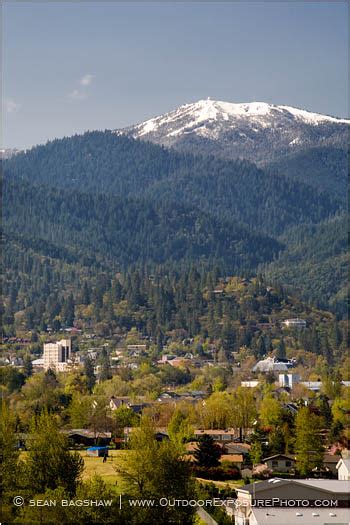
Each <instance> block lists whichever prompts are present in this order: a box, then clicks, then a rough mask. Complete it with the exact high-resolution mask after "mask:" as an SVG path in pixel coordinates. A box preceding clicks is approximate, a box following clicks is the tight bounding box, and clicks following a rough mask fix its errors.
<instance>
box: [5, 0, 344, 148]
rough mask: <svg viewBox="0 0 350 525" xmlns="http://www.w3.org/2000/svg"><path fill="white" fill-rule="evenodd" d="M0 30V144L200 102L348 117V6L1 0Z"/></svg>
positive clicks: (29, 141)
mask: <svg viewBox="0 0 350 525" xmlns="http://www.w3.org/2000/svg"><path fill="white" fill-rule="evenodd" d="M2 23H3V71H2V99H3V108H4V111H3V115H4V117H3V141H2V142H3V146H4V147H19V148H26V147H30V146H32V145H34V144H37V143H43V142H46V141H47V140H48V139H52V138H55V137H62V136H65V135H72V134H74V133H81V132H83V131H86V130H88V129H113V128H119V127H123V126H127V125H129V124H133V123H137V122H141V121H142V120H145V119H147V118H151V117H153V116H155V115H158V114H161V113H164V112H166V111H170V110H172V109H174V108H175V107H177V106H179V105H181V104H184V103H187V102H193V101H196V100H199V99H201V98H207V97H208V96H210V97H211V98H213V99H218V100H225V101H229V102H250V101H264V102H272V103H276V104H279V103H280V104H286V105H292V106H297V107H302V108H305V109H309V110H311V111H316V112H320V113H326V114H331V115H336V116H343V117H344V116H346V115H347V114H348V107H347V100H348V71H347V63H348V57H347V38H348V35H347V3H346V2H345V1H344V2H342V1H340V2H337V1H333V2H316V1H308V2H298V1H293V2H272V1H271V2H262V1H261V2H246V1H245V2H243V1H242V2H215V3H214V2H190V3H189V2H186V3H185V2H168V3H167V2H128V3H126V2H117V1H115V2H83V1H81V2H57V3H56V2H51V3H49V2H48V1H47V2H41V3H40V2H37V3H34V2H33V3H28V2H18V1H17V2H12V1H10V0H7V1H6V0H5V4H4V6H3V22H2Z"/></svg>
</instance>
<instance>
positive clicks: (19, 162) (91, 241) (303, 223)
mask: <svg viewBox="0 0 350 525" xmlns="http://www.w3.org/2000/svg"><path fill="white" fill-rule="evenodd" d="M321 153H322V154H323V155H324V156H325V159H326V160H327V162H326V164H325V166H327V169H330V170H333V165H335V167H334V170H333V171H334V173H335V175H334V176H335V178H336V179H337V180H338V181H339V184H338V185H336V184H335V185H334V188H335V191H333V192H328V191H322V189H326V190H327V185H326V184H325V182H324V181H326V180H328V179H327V177H326V171H325V170H326V167H325V168H324V171H323V172H321V174H320V177H319V179H317V178H316V170H317V164H316V168H315V177H309V176H307V177H305V181H306V182H308V183H310V184H311V185H308V184H306V183H305V181H299V180H298V181H296V180H295V179H296V178H297V176H295V177H294V176H293V173H292V172H293V170H296V175H298V177H299V179H302V176H301V175H300V171H299V169H298V162H297V161H296V160H295V159H294V160H293V162H292V163H291V165H290V170H291V171H289V172H288V170H287V169H284V167H283V166H282V167H281V168H278V170H277V168H276V167H274V169H273V170H272V169H270V170H269V171H266V172H265V171H263V170H261V169H258V168H257V167H256V166H255V165H254V164H252V163H251V162H247V161H229V160H224V159H219V158H216V157H213V156H211V157H203V156H194V155H189V154H182V153H178V152H174V151H171V150H166V149H164V148H162V147H160V146H157V145H154V144H150V143H147V142H142V141H138V140H133V139H129V138H127V137H124V136H117V135H116V134H114V133H111V132H108V131H107V132H89V133H85V134H84V135H81V136H74V137H71V138H64V139H62V140H55V141H53V142H49V143H48V144H46V145H44V146H38V147H35V148H33V149H32V150H30V151H28V152H27V153H21V154H18V155H16V156H15V157H13V158H11V159H9V160H7V161H5V162H4V174H5V178H4V190H5V192H4V231H5V233H6V234H7V236H8V237H7V239H8V242H7V244H6V250H7V251H6V256H5V272H7V273H6V274H7V276H8V277H9V279H10V282H11V281H12V280H13V279H14V280H15V281H16V279H18V278H20V277H19V276H17V277H16V275H15V274H14V273H13V270H12V268H13V267H15V266H16V264H17V260H21V261H22V260H23V259H25V258H26V256H27V254H28V253H31V251H32V252H33V253H35V254H36V257H37V258H38V260H40V258H41V257H42V256H44V257H47V256H48V257H52V258H53V259H54V260H55V261H57V264H59V265H60V264H61V263H62V264H66V263H69V264H70V265H73V266H74V265H77V268H76V274H75V275H79V274H80V271H81V267H85V268H87V267H88V266H93V267H98V268H103V269H113V271H120V270H122V271H124V270H125V269H127V268H128V267H129V266H130V265H141V266H144V265H148V266H150V267H153V268H155V267H156V266H158V265H162V266H164V265H166V266H168V267H171V266H172V265H173V264H177V265H179V264H180V263H181V267H184V268H188V267H189V266H190V265H191V264H193V263H195V264H197V265H200V266H202V267H206V268H207V269H210V268H213V267H215V266H217V265H219V266H220V267H221V269H222V273H223V274H226V275H227V274H228V275H230V274H233V273H240V274H241V275H242V274H245V275H252V274H253V273H254V272H256V271H257V270H258V268H260V269H262V271H264V272H266V273H267V275H268V278H269V279H270V280H272V281H274V280H276V279H277V280H278V281H279V282H281V283H283V284H287V285H289V286H290V287H291V290H292V292H293V291H295V292H297V293H300V294H301V295H302V296H303V297H304V298H306V299H307V300H310V301H313V302H315V303H316V304H318V305H319V306H320V307H324V308H328V307H329V306H330V305H331V307H332V308H333V309H334V310H335V311H336V312H337V313H338V314H339V315H340V316H342V315H344V312H345V307H344V304H345V303H344V271H345V260H344V257H345V256H344V254H345V251H346V243H345V222H344V220H342V219H340V218H339V217H341V214H342V209H343V206H344V204H343V202H344V199H343V197H342V195H341V193H342V189H341V188H342V184H343V182H342V181H343V176H344V173H343V168H342V165H341V163H339V162H338V160H339V158H338V152H337V150H334V151H333V153H331V152H330V150H329V149H327V150H323V151H322V152H321ZM310 155H311V153H310ZM312 155H313V154H312ZM312 155H311V157H308V158H309V160H308V164H307V166H308V169H309V168H310V166H311V165H312V158H313V157H312ZM300 162H302V159H301V160H300ZM275 168H276V169H275ZM333 171H332V173H333ZM282 172H283V173H286V174H285V175H284V174H281V173H282ZM318 182H319V184H318ZM327 184H328V183H327ZM315 186H317V188H315ZM338 197H339V198H338ZM334 216H338V218H337V219H334V220H333V219H332V217H334ZM269 263H272V264H269ZM72 272H73V273H74V272H75V270H72ZM27 274H28V275H27V277H26V280H27V281H28V282H30V281H31V279H33V278H34V275H31V271H28V272H27ZM84 275H85V274H84ZM64 279H65V283H64V286H63V288H64V291H65V292H67V293H68V290H69V288H70V284H71V283H70V278H67V276H65V278H64ZM34 280H35V279H34ZM73 280H74V279H73ZM29 286H32V284H30V285H29Z"/></svg>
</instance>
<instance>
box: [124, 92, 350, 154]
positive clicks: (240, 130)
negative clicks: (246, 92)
mask: <svg viewBox="0 0 350 525" xmlns="http://www.w3.org/2000/svg"><path fill="white" fill-rule="evenodd" d="M349 124H350V120H346V119H339V118H336V117H331V116H328V115H321V114H318V113H312V112H309V111H306V110H303V109H298V108H294V107H290V106H282V105H274V104H268V103H266V102H249V103H239V104H238V103H231V102H224V101H221V100H211V99H210V98H208V99H203V100H199V101H198V102H194V103H190V104H184V105H183V106H180V107H179V108H177V109H175V110H173V111H170V112H169V113H166V114H164V115H160V116H158V117H154V118H151V119H149V120H146V121H145V122H142V123H141V124H137V125H135V126H130V127H129V128H125V129H123V130H117V131H116V133H118V134H126V135H129V136H132V137H134V138H140V139H143V140H149V141H151V142H155V143H158V144H163V145H165V146H172V147H176V148H178V149H182V150H186V149H191V151H192V150H193V149H194V148H195V147H196V145H198V146H200V149H201V150H203V149H204V146H205V149H206V150H207V152H208V153H217V150H220V154H221V155H223V156H229V157H245V158H251V159H253V160H255V161H260V160H262V159H261V157H262V156H263V155H264V154H266V151H269V152H271V151H272V150H274V152H275V153H276V154H278V151H279V150H280V152H282V151H284V150H285V149H286V148H289V149H290V148H293V149H294V151H295V149H296V148H301V147H304V146H307V147H310V146H312V145H315V144H310V141H313V142H315V141H316V142H317V141H318V140H319V139H320V140H321V141H323V143H324V141H325V140H328V139H329V138H330V136H329V135H333V134H334V133H338V130H339V129H340V128H342V129H344V130H345V128H346V129H348V125H349ZM330 140H332V138H330ZM203 141H204V142H205V144H204V142H203ZM264 148H265V153H264V151H263V149H264ZM284 152H285V151H284Z"/></svg>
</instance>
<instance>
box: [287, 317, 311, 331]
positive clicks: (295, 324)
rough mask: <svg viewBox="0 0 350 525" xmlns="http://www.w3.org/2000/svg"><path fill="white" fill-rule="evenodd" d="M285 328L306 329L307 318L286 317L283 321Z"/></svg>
mask: <svg viewBox="0 0 350 525" xmlns="http://www.w3.org/2000/svg"><path fill="white" fill-rule="evenodd" d="M282 326H283V328H297V329H299V330H300V329H304V328H306V321H305V319H299V318H295V319H286V320H285V321H282Z"/></svg>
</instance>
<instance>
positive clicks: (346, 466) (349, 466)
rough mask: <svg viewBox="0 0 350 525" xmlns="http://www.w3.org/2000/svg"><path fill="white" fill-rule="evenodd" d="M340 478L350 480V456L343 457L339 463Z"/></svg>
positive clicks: (337, 466)
mask: <svg viewBox="0 0 350 525" xmlns="http://www.w3.org/2000/svg"><path fill="white" fill-rule="evenodd" d="M336 468H337V471H338V479H340V480H342V481H349V480H350V458H341V459H340V460H339V461H338V463H337V465H336Z"/></svg>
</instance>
